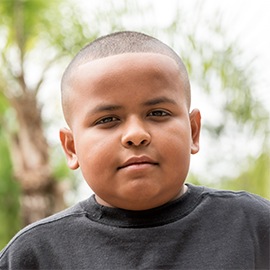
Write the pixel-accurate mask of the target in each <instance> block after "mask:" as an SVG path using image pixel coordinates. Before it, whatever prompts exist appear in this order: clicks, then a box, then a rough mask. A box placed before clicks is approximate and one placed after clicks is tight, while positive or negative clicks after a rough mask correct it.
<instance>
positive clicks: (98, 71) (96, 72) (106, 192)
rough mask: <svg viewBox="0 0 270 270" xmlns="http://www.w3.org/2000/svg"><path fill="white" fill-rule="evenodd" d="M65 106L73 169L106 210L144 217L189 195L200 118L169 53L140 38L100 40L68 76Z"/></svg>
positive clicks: (64, 136)
mask: <svg viewBox="0 0 270 270" xmlns="http://www.w3.org/2000/svg"><path fill="white" fill-rule="evenodd" d="M62 104H63V111H64V115H65V118H66V120H67V123H68V125H69V127H70V129H61V131H60V139H61V142H62V145H63V148H64V150H65V153H66V156H67V159H68V164H69V167H70V168H71V169H76V168H78V167H80V168H81V170H82V174H83V176H84V178H85V180H86V181H87V183H88V184H89V186H90V187H91V188H92V190H93V191H94V192H95V194H96V199H97V201H98V202H99V203H100V204H103V205H107V206H113V207H118V208H124V209H129V210H145V209H149V208H153V207H157V206H160V205H162V204H164V203H166V202H168V201H170V200H173V199H175V198H177V197H179V196H180V195H181V194H183V192H184V181H185V179H186V176H187V173H188V169H189V161H190V154H191V153H193V154H195V153H197V152H198V150H199V132H200V113H199V111H198V110H193V111H192V112H191V113H189V107H190V86H189V80H188V76H187V72H186V69H185V67H184V65H183V63H182V61H181V59H180V58H179V56H177V54H176V53H175V52H174V51H173V50H172V49H171V48H170V47H168V46H167V45H165V44H164V43H162V42H160V41H159V40H157V39H155V38H152V37H149V36H147V35H144V34H141V33H137V32H119V33H115V34H111V35H108V36H105V37H102V38H99V39H97V40H96V41H94V42H92V43H90V44H89V45H88V46H86V47H85V48H83V49H82V50H81V51H80V52H79V53H78V54H77V56H76V57H75V58H74V60H73V61H72V62H71V64H70V65H69V66H68V68H67V69H66V71H65V73H64V76H63V79H62Z"/></svg>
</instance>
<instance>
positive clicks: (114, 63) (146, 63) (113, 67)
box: [70, 53, 183, 89]
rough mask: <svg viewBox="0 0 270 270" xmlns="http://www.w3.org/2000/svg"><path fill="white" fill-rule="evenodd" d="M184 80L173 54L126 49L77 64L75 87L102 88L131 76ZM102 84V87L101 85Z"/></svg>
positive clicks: (74, 73)
mask: <svg viewBox="0 0 270 270" xmlns="http://www.w3.org/2000/svg"><path fill="white" fill-rule="evenodd" d="M176 77H177V78H178V81H179V79H180V80H183V79H182V78H181V77H182V76H181V71H180V69H179V66H178V64H177V63H176V61H175V60H173V59H172V58H170V57H168V56H166V55H162V54H157V53H125V54H121V55H113V56H109V57H105V58H101V59H96V60H92V61H90V62H87V63H85V64H82V65H80V66H78V67H77V68H75V70H74V71H73V73H72V76H71V80H70V81H71V85H72V88H77V87H80V88H81V87H85V86H87V87H91V88H95V89H97V88H100V87H103V88H104V87H106V86H108V87H109V86H112V85H118V84H120V83H121V82H124V83H127V82H128V80H129V79H131V78H132V79H133V81H134V80H135V81H136V80H137V81H138V83H140V82H141V81H142V79H144V80H147V79H148V80H149V81H152V82H158V81H164V80H169V81H170V80H175V79H176ZM99 86H100V87H99Z"/></svg>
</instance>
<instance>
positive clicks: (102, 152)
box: [77, 135, 116, 182]
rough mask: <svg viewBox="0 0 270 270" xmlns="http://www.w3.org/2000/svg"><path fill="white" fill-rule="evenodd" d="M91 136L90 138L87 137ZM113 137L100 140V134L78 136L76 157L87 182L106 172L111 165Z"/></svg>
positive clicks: (113, 151) (112, 160)
mask: <svg viewBox="0 0 270 270" xmlns="http://www.w3.org/2000/svg"><path fill="white" fill-rule="evenodd" d="M88 138H91V139H88ZM115 144H116V143H115V141H114V140H113V138H107V139H106V140H102V138H101V137H100V136H90V135H88V136H87V138H86V136H85V138H82V137H81V138H80V143H79V145H78V146H77V157H78V161H79V164H80V168H81V171H82V174H83V176H84V178H85V180H86V181H87V182H89V181H95V179H97V178H100V177H101V176H103V177H104V175H106V174H108V172H109V169H110V170H111V169H112V167H113V162H114V159H113V156H114V155H115V154H114V153H115V151H116V149H114V148H113V146H114V145H115Z"/></svg>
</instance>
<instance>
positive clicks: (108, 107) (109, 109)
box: [91, 104, 123, 114]
mask: <svg viewBox="0 0 270 270" xmlns="http://www.w3.org/2000/svg"><path fill="white" fill-rule="evenodd" d="M122 108H123V107H122V106H120V105H113V104H106V105H98V106H96V107H95V108H94V109H93V110H92V111H91V114H92V113H100V112H105V111H107V112H112V111H116V110H120V109H122Z"/></svg>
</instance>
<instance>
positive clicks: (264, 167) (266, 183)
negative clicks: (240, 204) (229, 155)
mask: <svg viewBox="0 0 270 270" xmlns="http://www.w3.org/2000/svg"><path fill="white" fill-rule="evenodd" d="M269 153H270V151H268V152H263V153H261V154H260V155H259V156H258V157H256V158H254V157H250V158H249V162H248V166H247V167H248V169H246V170H244V171H243V172H241V173H240V175H239V176H238V177H237V178H236V179H229V180H227V181H224V182H222V183H221V187H222V188H225V189H232V190H246V191H249V192H251V193H255V194H258V195H260V196H262V197H264V198H267V199H268V200H270V170H269V165H270V154H269Z"/></svg>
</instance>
